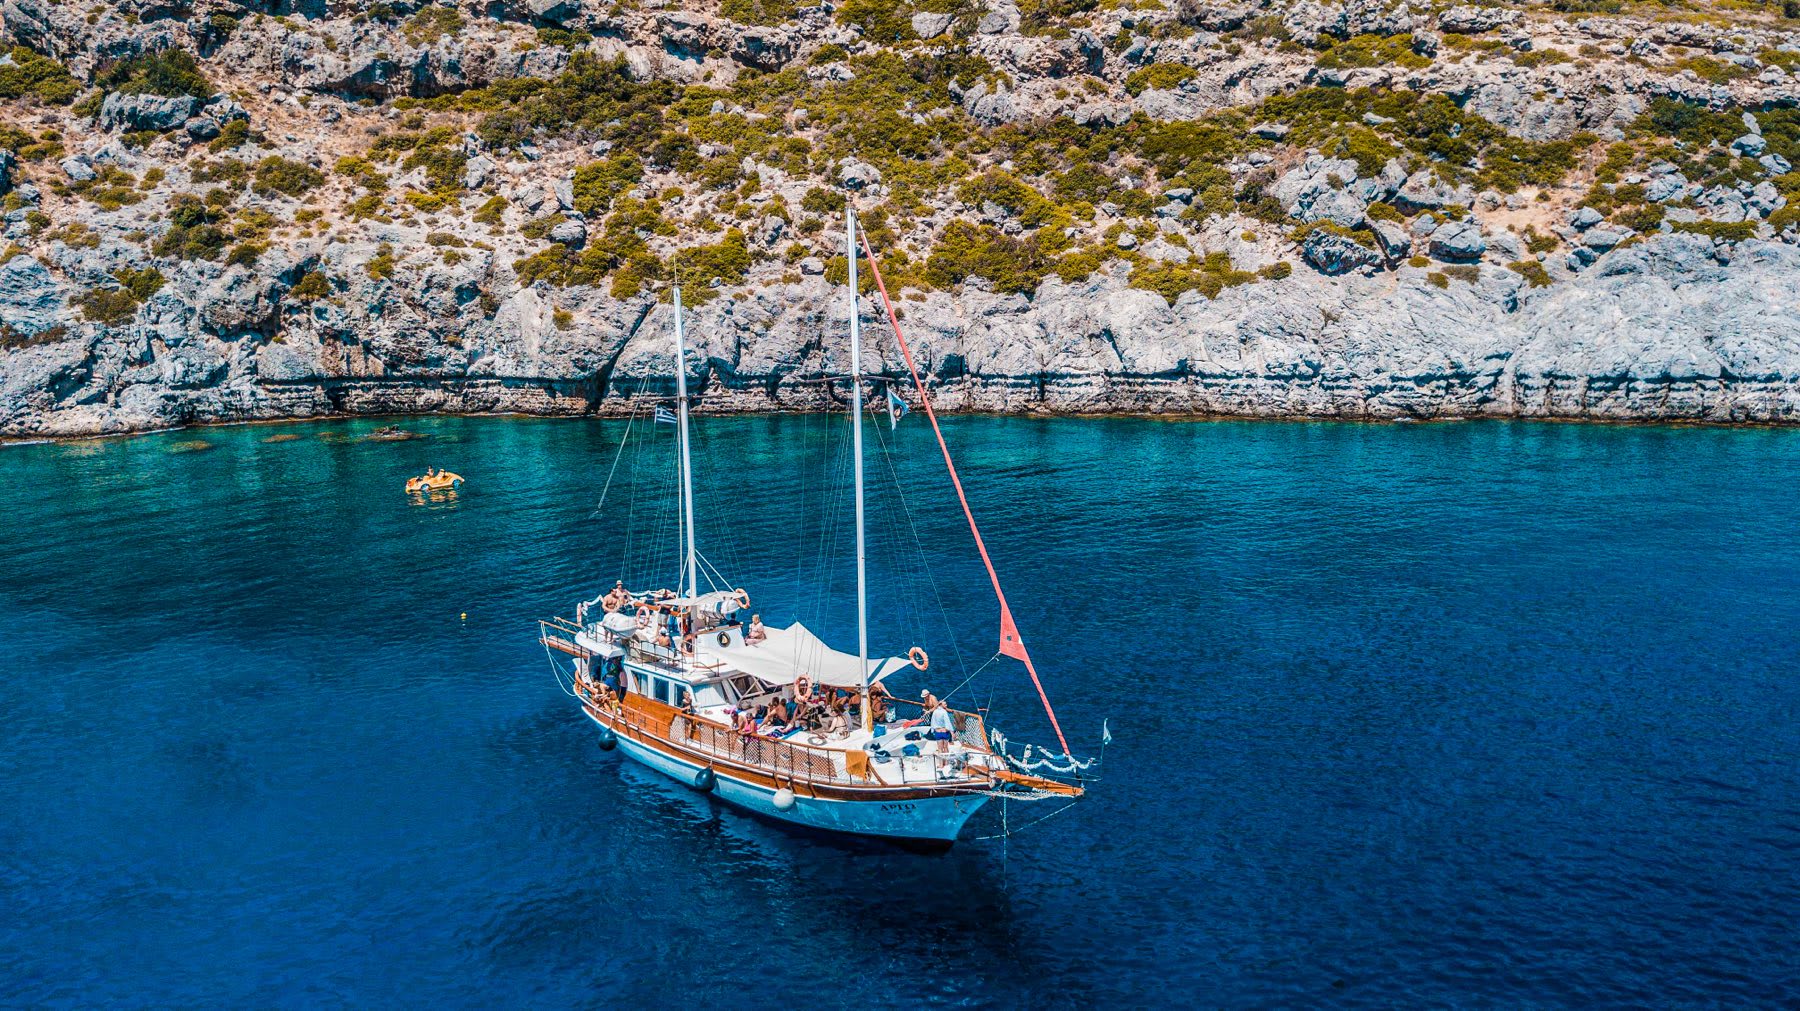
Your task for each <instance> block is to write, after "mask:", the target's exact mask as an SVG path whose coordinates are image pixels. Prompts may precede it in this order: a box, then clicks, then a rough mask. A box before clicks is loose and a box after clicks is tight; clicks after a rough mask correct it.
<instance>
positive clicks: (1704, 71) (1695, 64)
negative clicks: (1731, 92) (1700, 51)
mask: <svg viewBox="0 0 1800 1011" xmlns="http://www.w3.org/2000/svg"><path fill="white" fill-rule="evenodd" d="M1675 69H1676V70H1692V71H1693V72H1694V73H1695V74H1696V75H1697V76H1698V77H1699V78H1700V79H1701V80H1702V81H1706V82H1708V83H1710V84H1730V83H1731V82H1732V81H1736V80H1738V79H1740V78H1744V77H1749V76H1750V75H1751V74H1752V73H1755V71H1752V70H1751V69H1750V68H1749V67H1740V66H1738V65H1737V64H1735V63H1731V62H1728V61H1726V60H1715V59H1713V58H1712V57H1710V56H1690V57H1688V58H1686V59H1682V60H1676V61H1675Z"/></svg>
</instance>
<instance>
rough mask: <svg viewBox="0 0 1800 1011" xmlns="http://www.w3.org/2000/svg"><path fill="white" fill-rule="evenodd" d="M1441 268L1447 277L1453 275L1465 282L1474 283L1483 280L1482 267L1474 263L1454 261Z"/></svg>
mask: <svg viewBox="0 0 1800 1011" xmlns="http://www.w3.org/2000/svg"><path fill="white" fill-rule="evenodd" d="M1441 269H1442V270H1443V272H1444V275H1445V276H1446V277H1453V278H1455V279H1456V280H1458V281H1461V282H1463V283H1464V284H1474V283H1475V282H1476V281H1479V280H1481V268H1480V267H1478V266H1476V265H1475V264H1473V263H1454V264H1449V265H1446V266H1444V267H1443V268H1441Z"/></svg>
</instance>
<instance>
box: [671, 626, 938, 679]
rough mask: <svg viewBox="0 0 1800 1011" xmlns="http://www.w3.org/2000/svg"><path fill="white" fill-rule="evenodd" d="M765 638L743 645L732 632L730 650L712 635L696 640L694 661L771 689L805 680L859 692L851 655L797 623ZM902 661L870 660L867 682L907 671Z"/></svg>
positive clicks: (892, 658) (772, 631)
mask: <svg viewBox="0 0 1800 1011" xmlns="http://www.w3.org/2000/svg"><path fill="white" fill-rule="evenodd" d="M768 634H769V637H768V638H767V639H764V640H763V641H762V642H760V643H754V644H750V643H745V642H744V641H743V638H742V630H741V629H733V630H732V631H731V645H729V646H721V645H719V642H718V639H717V638H716V637H713V636H710V635H708V636H704V637H702V638H701V641H700V655H699V656H698V657H696V660H697V662H699V663H701V664H704V665H709V666H710V665H713V664H723V665H724V666H726V667H729V668H731V669H733V670H739V671H742V672H744V673H745V674H748V675H750V676H751V677H753V678H755V679H757V680H758V681H761V682H763V683H764V684H770V685H786V684H792V683H794V681H795V679H797V678H799V677H802V676H805V677H807V678H810V679H812V682H813V683H814V684H823V685H830V686H832V687H833V688H859V687H861V686H862V682H863V677H862V672H861V671H860V670H859V669H858V663H857V659H856V657H855V656H854V655H853V654H850V653H841V652H839V651H837V650H835V649H832V648H831V647H830V646H827V645H825V643H824V641H823V640H821V639H820V638H819V637H818V636H816V635H814V634H812V631H811V630H810V629H808V628H807V627H806V626H805V625H802V624H800V623H799V622H795V623H793V624H792V625H789V626H788V627H787V628H771V629H769V630H768ZM906 663H907V660H906V658H905V657H898V656H888V657H870V658H869V680H870V681H880V680H881V679H882V678H884V677H886V676H887V675H889V674H891V673H893V672H894V671H896V670H899V669H900V668H901V667H902V666H905V665H906Z"/></svg>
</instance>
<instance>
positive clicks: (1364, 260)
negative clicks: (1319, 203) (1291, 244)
mask: <svg viewBox="0 0 1800 1011" xmlns="http://www.w3.org/2000/svg"><path fill="white" fill-rule="evenodd" d="M1300 255H1301V256H1302V257H1304V258H1305V260H1306V262H1307V263H1310V264H1312V265H1313V267H1314V268H1316V269H1317V270H1318V271H1319V272H1320V273H1322V274H1343V273H1347V272H1349V271H1352V270H1358V269H1360V268H1363V267H1373V266H1376V265H1378V264H1380V263H1381V254H1380V253H1377V252H1375V250H1373V249H1370V248H1369V247H1367V246H1365V245H1363V244H1361V243H1359V242H1357V241H1356V240H1355V239H1352V238H1350V237H1349V236H1345V235H1339V234H1337V233H1336V232H1329V231H1326V230H1324V229H1322V228H1317V229H1314V230H1313V231H1312V233H1311V234H1309V235H1308V236H1307V237H1306V240H1305V241H1304V242H1302V243H1301V244H1300Z"/></svg>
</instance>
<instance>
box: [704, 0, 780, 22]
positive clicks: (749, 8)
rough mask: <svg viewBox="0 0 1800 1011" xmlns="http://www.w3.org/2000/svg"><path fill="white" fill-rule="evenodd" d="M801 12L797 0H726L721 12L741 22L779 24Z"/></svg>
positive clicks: (721, 4)
mask: <svg viewBox="0 0 1800 1011" xmlns="http://www.w3.org/2000/svg"><path fill="white" fill-rule="evenodd" d="M799 12H800V4H799V3H797V2H795V0H724V2H722V3H720V4H719V14H720V16H722V17H727V18H730V19H731V20H733V21H736V22H738V23H739V24H746V25H779V24H782V23H784V22H788V21H792V20H793V19H794V17H795V15H797V14H799Z"/></svg>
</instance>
